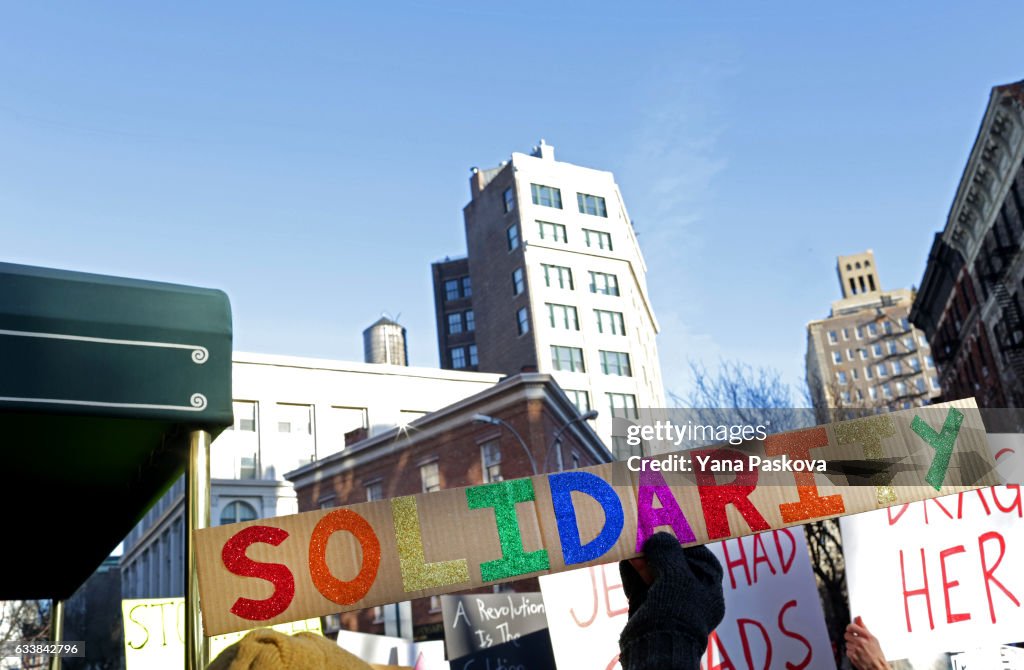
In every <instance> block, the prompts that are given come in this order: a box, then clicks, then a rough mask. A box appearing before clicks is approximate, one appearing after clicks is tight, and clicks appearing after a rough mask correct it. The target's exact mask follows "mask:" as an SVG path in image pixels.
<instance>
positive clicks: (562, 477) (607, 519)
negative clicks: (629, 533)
mask: <svg viewBox="0 0 1024 670" xmlns="http://www.w3.org/2000/svg"><path fill="white" fill-rule="evenodd" d="M548 482H549V483H550V485H551V506H552V507H553V508H554V510H555V520H556V521H557V522H558V538H559V539H560V540H561V541H562V557H563V558H564V560H565V564H566V565H575V564H577V563H586V562H587V561H592V560H594V559H595V558H599V557H600V556H602V555H604V554H606V553H607V552H608V550H609V549H611V548H612V547H613V546H614V545H615V543H616V542H618V540H619V535H620V534H621V533H622V526H623V524H624V523H625V519H624V518H623V516H622V502H620V501H619V496H617V495H615V491H614V489H612V487H611V485H610V484H608V482H606V481H605V480H603V479H601V478H600V477H598V476H597V475H595V474H591V473H589V472H562V473H559V474H554V475H548ZM573 491H579V492H580V493H585V494H586V495H588V496H590V497H591V498H593V499H594V500H596V501H597V502H598V503H600V505H601V508H602V509H603V510H604V527H603V528H602V529H601V532H600V533H599V534H598V536H597V537H595V538H594V539H593V540H591V541H590V542H588V543H586V544H580V529H579V526H578V525H577V524H576V508H575V507H574V506H573V504H572V492H573Z"/></svg>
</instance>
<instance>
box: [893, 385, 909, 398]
mask: <svg viewBox="0 0 1024 670" xmlns="http://www.w3.org/2000/svg"><path fill="white" fill-rule="evenodd" d="M896 395H897V396H899V397H903V396H905V395H907V385H906V384H904V383H903V382H896Z"/></svg>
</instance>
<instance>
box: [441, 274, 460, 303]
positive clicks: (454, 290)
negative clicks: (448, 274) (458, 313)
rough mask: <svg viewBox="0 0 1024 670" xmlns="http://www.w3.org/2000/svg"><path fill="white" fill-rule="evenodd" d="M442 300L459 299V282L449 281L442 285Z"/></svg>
mask: <svg viewBox="0 0 1024 670" xmlns="http://www.w3.org/2000/svg"><path fill="white" fill-rule="evenodd" d="M444 299H445V300H458V299H459V280H458V279H449V280H447V281H445V283H444Z"/></svg>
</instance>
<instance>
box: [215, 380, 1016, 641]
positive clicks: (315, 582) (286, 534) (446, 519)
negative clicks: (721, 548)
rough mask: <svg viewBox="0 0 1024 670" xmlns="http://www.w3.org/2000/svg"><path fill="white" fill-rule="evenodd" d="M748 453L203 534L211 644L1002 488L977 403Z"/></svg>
mask: <svg viewBox="0 0 1024 670" xmlns="http://www.w3.org/2000/svg"><path fill="white" fill-rule="evenodd" d="M744 447H745V449H746V451H740V450H739V449H737V448H736V447H733V446H723V447H711V448H707V449H701V450H695V451H690V452H685V455H683V454H669V455H667V456H659V457H656V458H652V459H647V460H644V461H641V460H640V459H630V460H629V461H628V462H616V463H609V464H604V465H598V466H592V467H588V468H582V469H579V470H573V471H569V472H558V473H553V474H549V475H538V476H535V477H531V478H527V479H514V480H506V481H501V482H494V483H490V484H483V485H480V486H473V487H469V488H463V489H447V490H442V491H437V492H434V493H429V494H420V495H413V496H403V497H398V498H393V499H391V500H383V501H377V502H371V503H362V504H358V505H352V506H350V507H345V508H338V509H328V510H316V511H313V512H306V513H303V514H296V515H292V516H285V517H277V518H273V519H263V520H257V521H248V522H244V523H239V524H231V525H227V526H217V527H214V528H207V529H203V530H200V531H198V532H197V533H196V554H197V560H198V568H199V589H200V597H201V606H202V611H203V625H204V627H205V631H206V634H207V635H217V634H220V633H227V632H231V631H235V630H239V629H243V628H251V627H252V626H253V625H256V624H268V623H279V622H284V621H292V620H296V619H304V618H308V617H313V616H319V615H323V614H329V613H334V612H339V611H348V610H353V609H360V608H365V607H371V606H374V605H381V604H386V603H392V602H398V601H401V600H408V599H411V598H422V597H426V596H431V595H440V594H443V593H450V592H453V591H461V590H466V589H469V588H475V587H479V586H484V585H492V584H495V583H499V582H505V581H511V580H515V579H521V578H523V577H525V576H528V575H540V574H545V573H550V572H561V571H564V570H569V569H573V568H578V567H583V566H587V565H594V564H599V563H607V562H611V561H616V560H619V559H622V558H628V557H631V556H636V555H637V553H638V547H640V546H642V545H643V541H644V540H645V539H646V538H647V537H649V536H650V535H651V534H653V533H654V532H656V530H657V529H659V528H662V527H667V528H671V529H673V530H674V531H675V534H676V536H677V537H679V538H680V540H681V541H682V542H684V543H686V544H694V543H697V544H699V543H706V542H713V541H716V540H721V539H725V538H728V537H735V536H741V535H747V534H750V533H752V532H761V531H765V530H771V529H773V528H782V527H785V526H790V525H793V524H799V523H804V522H806V521H810V520H814V519H823V518H829V517H835V516H841V515H844V514H852V513H855V512H861V511H865V510H872V509H876V508H879V507H887V506H889V505H893V504H898V503H904V502H907V501H912V500H921V499H925V498H931V497H934V496H936V495H941V494H943V493H951V492H955V491H957V490H959V487H962V486H964V485H966V486H982V485H988V484H992V483H996V480H995V477H994V464H993V462H992V458H991V456H990V455H989V454H988V450H987V445H986V442H985V432H984V426H983V424H982V422H981V417H980V415H979V414H978V411H977V408H976V406H975V404H974V401H973V400H968V401H958V402H956V403H950V404H948V405H933V406H929V407H923V408H918V409H914V410H908V411H904V412H896V413H893V414H883V415H878V416H873V417H869V418H866V419H859V420H855V421H846V422H841V423H837V424H829V425H827V426H819V427H816V428H811V429H807V430H801V431H794V432H790V433H781V434H778V435H770V436H768V437H767V439H765V440H764V441H763V442H761V441H755V442H750V443H747V444H745V445H744ZM670 479H671V482H670V481H669V480H670ZM858 483H861V484H862V485H856V484H858Z"/></svg>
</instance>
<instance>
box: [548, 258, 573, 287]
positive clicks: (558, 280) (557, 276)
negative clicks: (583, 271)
mask: <svg viewBox="0 0 1024 670" xmlns="http://www.w3.org/2000/svg"><path fill="white" fill-rule="evenodd" d="M541 267H542V268H544V285H545V286H555V287H557V288H566V289H569V290H570V291H571V290H572V288H573V283H572V270H571V269H570V268H567V267H563V266H561V265H546V264H542V265H541Z"/></svg>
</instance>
